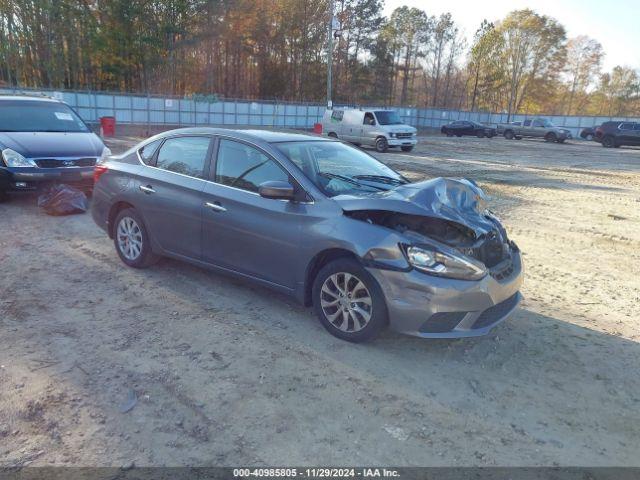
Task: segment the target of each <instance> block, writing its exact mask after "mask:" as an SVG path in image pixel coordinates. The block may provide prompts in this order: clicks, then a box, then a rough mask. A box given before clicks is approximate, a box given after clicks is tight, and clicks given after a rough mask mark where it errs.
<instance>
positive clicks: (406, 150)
mask: <svg viewBox="0 0 640 480" xmlns="http://www.w3.org/2000/svg"><path fill="white" fill-rule="evenodd" d="M400 148H401V149H402V151H403V152H410V151H411V150H413V145H407V146H405V147H400Z"/></svg>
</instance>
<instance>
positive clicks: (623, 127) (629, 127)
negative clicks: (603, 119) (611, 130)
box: [620, 123, 633, 130]
mask: <svg viewBox="0 0 640 480" xmlns="http://www.w3.org/2000/svg"><path fill="white" fill-rule="evenodd" d="M620 130H633V123H622V124H620Z"/></svg>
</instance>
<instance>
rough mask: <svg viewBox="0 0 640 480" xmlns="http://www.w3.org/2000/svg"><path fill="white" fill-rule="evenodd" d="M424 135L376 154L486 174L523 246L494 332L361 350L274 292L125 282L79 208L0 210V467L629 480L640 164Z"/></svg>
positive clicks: (177, 272) (131, 276)
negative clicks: (389, 470)
mask: <svg viewBox="0 0 640 480" xmlns="http://www.w3.org/2000/svg"><path fill="white" fill-rule="evenodd" d="M421 140H422V143H421V145H420V146H419V148H418V149H416V150H415V151H414V152H413V153H411V154H402V153H388V154H384V155H378V157H379V158H380V159H381V160H383V161H385V162H387V163H388V164H390V165H392V166H393V167H395V168H397V169H399V170H401V171H402V172H403V173H404V174H406V175H407V176H410V177H412V178H416V179H418V178H427V177H433V176H440V175H446V176H466V177H469V178H472V179H475V180H476V181H478V182H479V183H480V185H481V186H482V187H483V188H485V189H486V191H487V192H488V193H489V194H490V195H491V197H492V201H491V206H492V208H493V209H494V210H495V211H496V213H497V214H498V215H499V216H500V217H501V218H502V219H503V221H504V222H505V224H506V226H507V228H508V231H509V233H510V236H511V237H512V238H513V239H514V240H515V241H516V242H517V243H518V244H519V246H520V247H521V249H522V250H523V252H524V260H525V265H526V280H525V286H524V290H523V293H524V296H525V300H524V303H523V304H522V306H521V308H519V309H518V310H517V312H516V313H515V314H514V315H513V317H512V318H511V319H510V320H508V321H507V322H505V323H503V324H502V325H500V326H499V327H498V328H496V329H495V330H494V331H492V333H491V334H490V335H488V336H486V337H483V338H477V339H464V340H423V339H418V338H411V337H404V336H400V335H397V334H393V333H386V334H385V335H383V336H382V338H380V339H379V340H377V341H375V342H373V343H370V344H365V345H352V344H349V343H345V342H342V341H340V340H337V339H335V338H333V337H332V336H330V335H329V334H328V333H326V332H325V331H324V329H323V328H322V327H321V325H320V324H319V322H317V321H316V319H315V318H314V316H313V314H312V312H311V310H310V309H307V308H303V307H301V306H298V305H296V304H294V303H293V301H292V300H290V299H289V298H286V297H284V296H279V295H275V294H273V293H272V292H270V291H267V290H263V289H260V288H255V287H253V286H250V285H247V284H244V283H242V282H240V281H236V280H231V279H229V278H228V277H224V276H221V275H218V274H214V273H210V272H207V271H204V270H201V269H198V268H195V267H192V266H189V265H185V264H182V263H179V262H176V261H170V260H164V261H162V262H161V263H160V264H158V265H157V266H155V267H153V268H151V269H148V270H145V271H139V270H133V269H129V268H126V267H125V266H124V265H123V264H122V263H121V262H120V261H119V259H118V257H117V256H116V253H115V250H114V248H113V245H112V243H111V242H110V240H109V239H108V238H107V236H106V235H105V234H104V233H103V232H102V231H101V230H99V229H98V227H96V226H95V225H94V223H93V222H92V220H91V218H90V216H89V215H88V214H85V215H78V216H71V217H64V218H54V217H49V216H46V215H45V214H43V213H41V212H40V211H39V210H38V209H37V207H36V206H35V199H34V198H33V197H26V198H19V199H15V200H13V201H12V202H10V203H7V204H3V205H0V218H1V219H2V227H1V228H0V272H1V275H0V280H1V282H0V465H3V466H20V465H29V464H31V465H75V466H94V465H101V466H107V465H109V466H130V465H132V464H135V465H137V466H147V465H206V466H210V465H226V466H231V465H235V466H239V465H331V464H334V465H335V464H339V465H394V466H402V465H442V466H458V465H465V466H471V465H509V466H523V465H576V466H600V465H619V466H639V465H640V343H639V342H640V327H639V323H638V320H639V318H640V293H639V292H640V288H639V286H640V275H639V273H640V213H639V211H640V149H633V148H622V149H615V150H614V149H611V150H605V149H603V148H601V147H600V146H599V145H597V144H594V143H586V142H579V141H574V142H572V143H571V144H567V145H551V144H546V143H544V142H539V141H534V140H522V141H511V142H509V141H507V140H504V139H501V138H494V139H491V140H489V139H476V138H460V139H458V138H453V139H448V138H442V137H435V136H430V137H424V138H422V139H421ZM130 141H131V139H120V140H118V141H114V142H112V145H113V146H114V149H121V148H123V147H124V146H125V145H126V144H128V143H129V142H130ZM132 396H133V397H132ZM131 398H135V399H137V402H136V403H135V405H133V401H130V399H131ZM132 405H133V408H131V409H130V411H128V412H127V413H122V410H124V409H126V408H127V407H131V406H132Z"/></svg>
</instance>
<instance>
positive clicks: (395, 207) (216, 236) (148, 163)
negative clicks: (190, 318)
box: [92, 128, 523, 342]
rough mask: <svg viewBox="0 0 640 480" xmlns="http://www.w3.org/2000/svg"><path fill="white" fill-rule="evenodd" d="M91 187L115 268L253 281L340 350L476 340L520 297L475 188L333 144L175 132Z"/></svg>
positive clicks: (282, 136) (509, 258) (494, 221)
mask: <svg viewBox="0 0 640 480" xmlns="http://www.w3.org/2000/svg"><path fill="white" fill-rule="evenodd" d="M95 177H96V184H95V187H94V198H93V202H92V215H93V218H94V220H95V222H96V223H97V224H98V225H99V226H100V227H101V228H103V229H104V230H105V231H106V232H107V233H108V235H109V236H110V237H111V238H112V239H113V241H114V244H115V249H116V251H117V253H118V255H119V256H120V258H121V259H122V261H123V262H124V263H125V264H126V265H129V266H131V267H136V268H140V267H146V266H148V265H150V264H151V263H152V262H153V261H154V260H155V259H156V258H157V256H158V255H163V256H169V257H174V258H177V259H180V260H186V261H188V262H191V263H194V264H196V265H200V266H203V267H207V268H210V269H213V270H217V271H220V272H225V273H230V274H233V275H236V276H238V277H240V278H244V279H248V280H252V281H254V282H257V283H259V284H261V285H265V286H267V287H270V288H273V289H275V290H278V291H280V292H284V293H287V294H290V295H293V296H294V297H295V298H296V299H297V300H298V301H300V302H301V303H303V304H306V305H313V307H314V309H315V312H316V314H317V316H318V318H319V319H320V321H321V322H322V324H323V325H324V327H325V328H326V329H327V330H328V331H329V332H330V333H331V334H333V335H335V336H336V337H339V338H342V339H345V340H349V341H354V342H359V341H364V340H368V339H370V338H373V337H374V336H375V335H376V334H377V333H379V332H380V331H381V330H382V329H383V328H385V327H386V326H387V325H388V326H390V327H391V328H392V329H394V330H397V331H399V332H403V333H406V334H410V335H417V336H420V337H467V336H475V335H482V334H485V333H487V332H488V331H489V330H490V329H491V328H492V327H494V326H495V325H496V324H498V323H499V322H500V321H502V320H504V319H505V318H506V317H507V316H508V315H509V314H510V313H511V312H512V311H513V310H514V309H515V308H516V306H517V305H518V302H519V301H520V298H521V296H520V293H519V290H520V285H521V283H522V278H523V273H522V262H521V258H520V252H519V250H518V247H517V246H516V245H515V243H513V242H512V241H511V240H509V238H508V236H507V234H506V232H505V230H504V228H503V226H502V224H501V223H500V221H499V220H498V218H497V217H495V216H494V215H493V214H492V213H490V212H489V210H487V209H486V206H485V201H486V199H485V196H484V193H483V192H482V190H481V189H480V188H478V186H477V185H475V184H474V183H473V182H471V181H468V180H455V179H443V178H437V179H433V180H428V181H424V182H418V183H410V182H409V181H408V180H407V179H405V178H404V177H403V176H402V175H400V174H399V173H397V172H395V171H394V170H392V169H391V168H389V167H387V166H385V165H384V164H382V163H380V162H378V161H377V160H376V159H375V158H373V157H372V156H370V155H369V154H367V153H366V152H364V151H362V150H360V149H357V148H354V147H351V146H349V145H347V144H345V143H343V142H339V141H336V140H332V139H328V138H322V137H317V136H311V135H300V134H290V133H276V132H267V131H251V130H245V131H233V130H224V129H212V128H191V129H181V130H174V131H170V132H165V133H163V134H160V135H157V136H155V137H152V138H150V139H148V140H146V141H144V142H143V143H141V144H140V145H138V146H137V147H135V148H133V149H131V150H129V151H128V152H126V153H125V154H123V155H121V156H112V157H109V158H108V159H107V160H106V161H104V162H102V163H100V164H99V165H97V166H96V173H95Z"/></svg>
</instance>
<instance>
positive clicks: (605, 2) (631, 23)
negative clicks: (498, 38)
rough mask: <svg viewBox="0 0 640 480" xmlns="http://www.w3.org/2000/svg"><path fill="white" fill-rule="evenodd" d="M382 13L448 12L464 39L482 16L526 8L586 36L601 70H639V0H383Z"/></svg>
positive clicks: (573, 33) (493, 16) (493, 18)
mask: <svg viewBox="0 0 640 480" xmlns="http://www.w3.org/2000/svg"><path fill="white" fill-rule="evenodd" d="M384 3H385V14H387V15H389V14H391V12H392V11H393V10H394V9H395V8H396V7H400V6H402V5H407V6H409V7H416V8H420V9H421V10H424V11H425V12H427V13H428V14H429V15H440V14H441V13H445V12H451V15H452V16H453V19H454V20H455V21H456V23H457V24H458V25H460V27H461V29H462V30H464V32H465V34H466V36H467V38H468V40H471V38H472V37H473V34H474V33H475V31H476V30H477V29H478V27H479V26H480V23H481V22H482V20H483V19H485V18H486V19H487V20H489V21H496V20H499V19H501V18H504V17H505V15H506V14H507V13H509V12H510V11H512V10H519V9H523V8H530V9H532V10H535V11H536V12H538V13H541V14H544V15H548V16H551V17H554V18H555V19H557V20H558V21H559V22H560V23H562V24H563V25H564V27H565V28H566V29H567V36H568V37H569V38H571V37H575V36H578V35H588V36H589V37H591V38H594V39H595V40H597V41H599V42H600V43H601V44H602V47H603V49H604V51H605V53H606V56H605V58H604V61H603V69H604V70H610V69H612V68H613V67H615V66H616V65H626V66H629V67H633V68H638V69H640V0H582V1H581V0H555V1H553V0H535V1H532V0H528V1H527V0H453V1H448V2H445V1H442V0H385V2H384Z"/></svg>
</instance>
